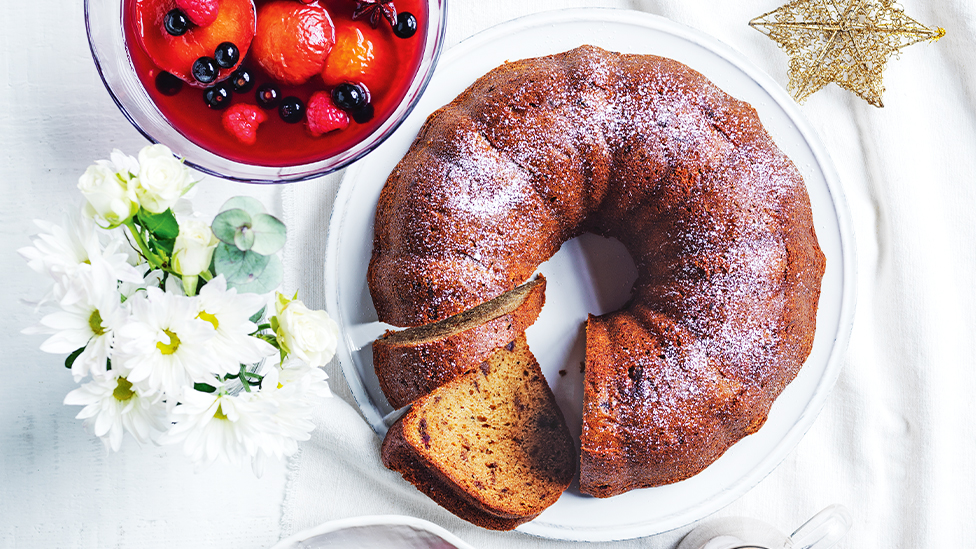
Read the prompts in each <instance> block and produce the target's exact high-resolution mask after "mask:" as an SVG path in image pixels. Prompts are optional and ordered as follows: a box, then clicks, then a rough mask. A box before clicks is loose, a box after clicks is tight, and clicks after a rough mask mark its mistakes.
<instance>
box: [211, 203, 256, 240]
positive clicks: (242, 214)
mask: <svg viewBox="0 0 976 549" xmlns="http://www.w3.org/2000/svg"><path fill="white" fill-rule="evenodd" d="M250 225H251V214H249V213H247V211H245V210H243V209H240V208H235V209H233V210H225V211H222V212H220V213H219V214H217V217H215V218H214V220H213V223H212V224H211V225H210V228H211V229H212V230H213V234H214V236H216V237H217V240H220V241H221V242H223V243H224V244H229V245H234V239H235V238H237V234H238V232H240V228H241V227H249V226H250Z"/></svg>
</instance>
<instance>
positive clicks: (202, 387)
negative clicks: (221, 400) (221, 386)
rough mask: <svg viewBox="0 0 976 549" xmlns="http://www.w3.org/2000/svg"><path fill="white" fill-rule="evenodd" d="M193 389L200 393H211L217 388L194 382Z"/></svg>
mask: <svg viewBox="0 0 976 549" xmlns="http://www.w3.org/2000/svg"><path fill="white" fill-rule="evenodd" d="M193 389H194V390H196V391H200V392H201V393H212V392H214V391H216V390H217V388H216V387H214V386H213V385H207V384H206V383H194V384H193Z"/></svg>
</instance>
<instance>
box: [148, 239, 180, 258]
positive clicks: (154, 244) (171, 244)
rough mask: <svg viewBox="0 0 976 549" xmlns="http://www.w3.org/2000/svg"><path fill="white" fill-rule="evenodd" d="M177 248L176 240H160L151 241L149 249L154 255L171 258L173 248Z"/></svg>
mask: <svg viewBox="0 0 976 549" xmlns="http://www.w3.org/2000/svg"><path fill="white" fill-rule="evenodd" d="M175 247H176V239H175V238H160V239H154V240H150V241H149V248H150V249H151V250H152V251H153V253H155V254H157V255H160V256H162V257H170V256H172V255H173V248H175Z"/></svg>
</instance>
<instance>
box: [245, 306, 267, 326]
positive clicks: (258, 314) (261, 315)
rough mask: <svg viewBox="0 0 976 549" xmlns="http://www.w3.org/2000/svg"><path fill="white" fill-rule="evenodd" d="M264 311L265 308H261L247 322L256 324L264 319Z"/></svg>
mask: <svg viewBox="0 0 976 549" xmlns="http://www.w3.org/2000/svg"><path fill="white" fill-rule="evenodd" d="M265 309H267V307H261V310H260V311H258V312H256V313H254V314H253V315H251V318H249V319H248V320H250V321H251V322H253V323H254V324H257V323H258V321H259V320H261V319H262V318H264V311H265ZM258 328H259V329H260V326H258Z"/></svg>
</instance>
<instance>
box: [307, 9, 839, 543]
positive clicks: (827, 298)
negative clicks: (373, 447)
mask: <svg viewBox="0 0 976 549" xmlns="http://www.w3.org/2000/svg"><path fill="white" fill-rule="evenodd" d="M582 44H593V45H596V46H600V47H602V48H605V49H608V50H612V51H618V52H629V53H649V54H655V55H661V56H665V57H670V58H672V59H676V60H678V61H680V62H682V63H685V64H686V65H688V66H690V67H691V68H693V69H695V70H697V71H698V72H700V73H702V74H704V75H705V76H706V77H708V78H709V79H711V80H712V81H713V82H715V83H716V84H718V85H719V86H720V87H721V88H722V89H724V90H725V91H726V92H728V93H729V94H731V95H733V96H735V97H737V98H739V99H743V100H745V101H748V102H749V103H751V104H752V105H753V106H754V107H755V108H756V110H757V111H758V112H759V116H760V118H761V119H762V122H763V124H764V125H765V127H766V129H767V130H768V131H769V133H770V134H771V135H772V136H773V139H774V140H775V141H776V143H777V144H778V145H779V147H780V148H781V149H783V150H784V151H785V152H786V153H787V154H788V155H789V156H790V158H792V159H793V162H794V163H796V166H797V167H798V168H799V170H800V172H802V174H803V177H804V179H805V180H806V184H807V188H808V190H809V192H810V200H811V202H812V204H813V213H814V222H815V224H816V230H817V236H818V238H819V240H820V246H821V247H822V248H823V251H824V253H825V254H826V256H827V272H826V275H825V276H824V279H823V286H822V291H821V298H820V308H819V311H818V313H817V333H816V338H815V341H814V347H813V352H812V353H811V355H810V358H809V359H808V360H807V363H806V365H805V366H804V367H803V369H802V371H801V372H800V374H799V375H798V376H797V378H796V379H795V380H794V381H793V383H791V384H790V385H789V386H788V387H787V389H786V391H784V392H783V394H782V395H781V396H780V398H779V399H778V400H777V401H776V403H775V405H774V406H773V408H772V411H771V412H770V414H769V419H768V420H767V422H766V424H765V426H764V427H763V428H762V429H761V430H760V431H759V432H758V433H756V434H755V435H752V436H749V437H746V438H745V439H743V440H742V441H741V442H739V443H738V444H736V445H735V446H733V447H732V448H731V449H730V450H729V451H728V452H726V454H725V455H723V456H722V457H721V458H720V459H719V460H718V461H716V462H715V463H714V464H712V466H710V467H709V468H708V469H706V470H705V471H703V472H702V473H701V474H699V475H696V476H694V477H692V478H690V479H688V480H685V481H682V482H679V483H676V484H672V485H669V486H661V487H657V488H646V489H643V490H634V491H631V492H628V493H626V494H622V495H619V496H615V497H612V498H608V499H596V498H592V497H589V496H584V495H582V494H580V493H579V491H578V489H577V487H576V486H575V484H574V486H573V487H571V488H570V489H569V490H568V491H567V492H566V493H565V494H563V496H562V498H560V499H559V501H558V502H557V503H556V504H555V505H553V506H552V507H550V508H549V509H547V510H546V511H545V512H544V513H543V514H542V515H540V516H539V517H538V518H537V519H535V520H534V521H532V522H530V523H527V524H524V525H522V526H520V527H519V530H521V531H523V532H526V533H530V534H535V535H538V536H542V537H547V538H556V539H565V540H580V541H607V540H619V539H628V538H636V537H642V536H648V535H652V534H657V533H660V532H664V531H667V530H671V529H674V528H677V527H680V526H683V525H685V524H688V523H690V522H693V521H695V520H697V519H700V518H702V517H704V516H706V515H709V514H711V513H713V512H715V511H717V510H718V509H720V508H722V507H723V506H725V505H727V504H729V503H731V502H732V501H734V500H735V499H736V498H738V497H739V496H741V495H742V494H744V493H745V492H746V491H747V490H749V489H750V488H752V487H753V486H755V485H756V483H758V482H759V481H760V480H762V478H763V477H765V476H766V475H768V474H769V473H770V472H771V471H772V470H773V469H774V468H775V467H776V465H778V464H779V463H780V462H781V461H782V460H783V458H784V457H786V455H787V454H788V453H789V452H790V451H791V450H792V449H793V448H794V446H796V444H797V442H799V440H800V438H801V437H802V436H803V434H804V433H805V432H806V431H807V429H809V427H810V425H811V424H812V423H813V421H814V419H815V418H816V416H817V414H818V413H819V412H820V409H821V408H822V407H823V405H824V402H825V401H826V399H827V395H828V393H829V391H830V389H831V387H833V385H834V382H835V380H836V379H837V376H838V374H839V371H840V367H841V358H842V354H843V352H844V350H845V348H846V346H847V340H848V337H849V334H850V328H851V324H852V322H853V314H854V266H855V262H854V243H853V232H852V228H851V221H850V214H849V212H848V209H847V204H846V202H845V199H844V196H843V193H842V191H841V188H840V184H839V182H838V179H837V175H836V173H835V170H834V167H833V165H832V164H831V162H830V159H829V158H828V156H827V153H826V151H825V150H824V147H823V145H822V144H821V143H820V141H819V139H818V138H817V136H816V134H815V133H814V132H813V130H812V129H811V128H810V126H809V124H808V123H807V122H806V121H805V120H804V118H803V116H802V115H801V114H800V111H799V109H798V108H797V105H796V103H795V102H794V101H793V100H792V99H791V98H790V97H789V96H788V95H787V94H786V92H785V91H784V90H783V89H782V88H781V87H780V86H779V85H778V84H776V82H774V81H773V80H772V79H771V78H770V77H769V76H767V75H766V74H765V73H763V72H762V71H760V70H759V69H757V68H756V67H754V66H753V65H752V64H751V63H750V62H749V61H748V60H746V59H745V58H743V57H742V56H741V55H740V54H739V53H737V52H735V51H734V50H732V49H731V48H729V47H728V46H726V45H724V44H722V43H721V42H719V41H717V40H715V39H714V38H711V37H709V36H707V35H704V34H702V33H700V32H698V31H695V30H693V29H690V28H687V27H684V26H682V25H679V24H676V23H674V22H672V21H669V20H667V19H663V18H661V17H656V16H653V15H649V14H645V13H639V12H633V11H624V10H609V9H574V10H562V11H554V12H546V13H541V14H537V15H532V16H528V17H524V18H521V19H516V20H514V21H510V22H507V23H504V24H501V25H499V26H497V27H494V28H492V29H489V30H487V31H484V32H482V33H480V34H478V35H476V36H474V37H472V38H469V39H468V40H466V41H464V42H462V43H461V44H459V45H458V46H456V47H454V48H453V49H451V50H450V51H449V52H447V53H446V54H445V55H444V56H443V57H442V58H441V61H440V64H439V66H438V68H437V71H436V73H435V74H434V77H433V79H432V80H431V83H430V86H429V87H428V88H427V92H426V93H425V95H424V97H423V98H422V99H421V100H420V103H419V104H418V105H417V107H416V109H415V110H414V112H413V114H411V116H410V117H409V118H408V119H407V120H406V121H405V122H404V124H403V125H402V126H401V127H400V129H399V130H398V131H397V132H396V133H395V134H394V135H393V136H391V137H390V138H389V139H388V140H387V141H386V142H385V143H383V145H381V146H380V147H379V148H378V149H377V150H376V151H375V152H374V153H373V154H371V155H370V156H369V157H368V158H367V159H366V160H363V161H361V162H359V163H358V164H356V165H355V166H353V167H352V168H350V169H349V171H348V172H347V174H346V177H345V179H344V180H343V183H342V186H341V188H340V190H339V194H338V197H337V199H336V203H335V209H334V210H333V215H332V220H331V224H330V226H329V237H328V250H327V255H326V265H325V268H326V273H325V280H326V299H327V309H328V312H329V314H330V315H332V317H333V318H335V319H336V320H337V321H338V322H339V325H340V326H341V327H342V337H341V339H340V344H339V351H338V356H339V358H340V360H341V362H342V367H343V372H344V373H345V376H346V379H347V380H348V382H349V386H350V388H351V389H352V392H353V394H354V395H355V397H356V399H357V401H358V402H359V406H360V408H361V409H362V411H363V413H364V414H365V416H366V418H367V420H368V421H369V422H370V423H371V424H372V426H373V428H374V429H375V430H376V431H377V433H379V434H381V435H382V434H384V433H385V432H386V429H387V427H388V426H389V425H390V424H391V423H392V420H393V419H395V417H394V415H393V414H391V413H392V412H393V410H392V409H391V408H390V406H389V404H387V402H386V399H385V398H384V397H383V394H382V392H381V391H380V389H379V387H378V385H377V382H376V376H375V374H374V373H373V365H372V354H371V348H370V343H371V342H372V340H373V339H374V338H376V337H377V336H379V335H380V334H381V333H383V331H384V330H385V329H387V328H389V327H388V326H386V325H385V324H380V323H379V322H377V317H376V312H375V310H374V309H373V305H372V300H371V298H370V295H369V289H368V288H367V285H366V269H367V265H368V263H369V258H370V254H371V248H372V239H373V219H374V211H375V208H376V202H377V200H378V197H379V194H380V190H381V189H382V187H383V184H384V182H385V181H386V178H387V176H388V175H389V173H390V171H392V169H393V167H394V166H395V165H396V163H397V162H398V161H399V160H400V158H401V157H402V156H403V154H404V153H405V152H406V151H407V149H408V148H409V146H410V144H411V142H412V141H413V139H414V136H416V134H417V131H418V130H419V129H420V126H421V125H422V124H423V122H424V120H425V119H426V117H427V115H428V114H430V113H431V112H433V111H434V110H436V109H437V108H439V107H441V106H442V105H444V104H446V103H449V102H450V101H451V100H453V99H454V98H455V97H456V96H457V95H458V94H459V93H460V92H462V91H463V90H464V89H465V88H467V87H468V86H469V85H470V84H471V83H472V82H474V81H475V80H476V79H477V78H478V77H480V76H481V75H483V74H485V73H487V72H488V71H490V70H491V69H493V68H495V67H496V66H498V65H500V64H502V63H504V62H505V61H507V60H517V59H523V58H527V57H536V56H542V55H549V54H553V53H558V52H562V51H566V50H569V49H572V48H575V47H577V46H580V45H582ZM539 271H541V272H542V273H543V274H545V275H546V277H547V278H548V280H549V283H548V288H547V290H546V293H547V296H546V297H547V299H546V306H545V307H544V309H543V311H542V314H541V315H540V316H539V320H538V321H537V322H536V324H535V325H534V326H532V328H530V329H529V331H528V341H529V345H530V346H531V348H532V351H533V353H534V354H535V355H536V357H537V358H538V359H539V362H540V364H541V365H542V369H543V372H544V373H545V375H546V378H547V379H548V380H549V384H550V385H551V386H552V388H553V391H554V392H555V394H556V398H557V400H558V402H559V405H560V407H561V408H562V410H563V413H564V414H565V416H566V420H567V423H568V424H569V425H570V429H571V430H573V431H574V433H575V434H576V435H578V434H579V432H580V416H581V409H582V376H581V374H580V371H579V370H580V368H579V366H580V363H581V362H582V360H583V347H584V341H585V339H584V323H585V320H586V315H587V313H594V314H601V313H604V312H607V311H612V310H614V309H616V308H618V307H620V306H621V305H622V304H623V303H624V302H625V301H626V300H627V298H628V297H629V293H630V287H631V284H632V283H633V281H634V279H635V277H636V272H635V269H634V266H633V262H632V261H631V259H630V257H629V256H628V254H627V252H626V250H624V249H623V246H621V245H620V244H619V243H617V242H616V241H609V240H605V239H603V238H601V237H597V236H593V235H584V236H582V237H580V238H578V239H576V240H573V241H570V242H568V243H566V244H565V245H563V247H562V249H561V250H560V251H559V252H558V253H557V254H556V255H555V256H554V257H553V258H552V259H550V260H549V261H547V262H546V263H544V264H543V265H542V266H540V268H539ZM376 459H377V460H378V459H379V456H376Z"/></svg>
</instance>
